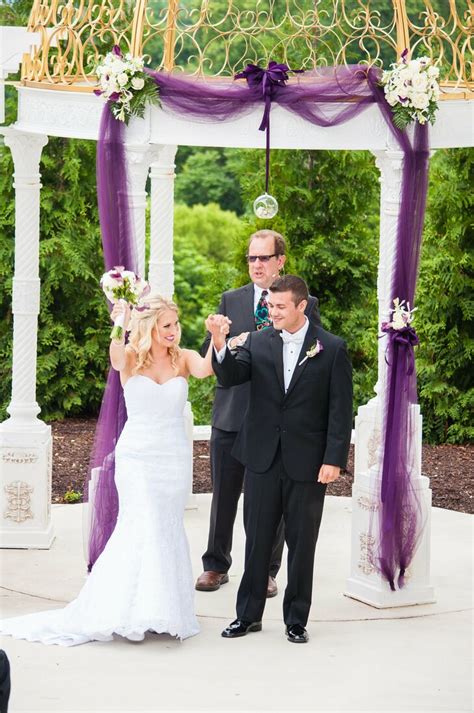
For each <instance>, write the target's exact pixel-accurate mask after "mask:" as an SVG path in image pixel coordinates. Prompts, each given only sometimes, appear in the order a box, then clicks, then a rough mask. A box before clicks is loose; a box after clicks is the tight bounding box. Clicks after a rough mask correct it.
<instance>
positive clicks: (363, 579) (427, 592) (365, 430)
mask: <svg viewBox="0 0 474 713" xmlns="http://www.w3.org/2000/svg"><path fill="white" fill-rule="evenodd" d="M415 420H416V425H417V429H416V431H417V433H416V442H417V445H418V448H417V458H416V464H417V466H416V470H417V472H416V473H414V474H413V483H414V487H415V490H416V492H417V495H418V498H419V502H420V506H421V511H422V522H423V523H424V528H423V533H422V536H421V541H420V544H419V546H418V549H417V551H416V554H415V557H414V558H413V561H412V563H411V564H410V567H409V568H408V570H407V572H406V575H405V586H404V587H403V589H397V590H396V591H395V592H393V591H391V589H390V586H389V584H388V582H387V581H386V580H385V579H384V578H383V577H382V576H381V574H380V573H379V572H377V571H376V569H375V568H374V566H373V565H372V555H373V554H375V552H376V548H377V546H378V541H379V522H378V516H379V497H378V494H379V492H380V481H379V479H378V477H377V475H376V474H375V473H374V471H373V469H374V468H376V467H377V462H378V458H377V451H378V449H379V448H380V446H381V444H380V438H381V429H380V423H379V421H378V419H377V399H372V401H370V402H369V403H368V404H367V405H366V406H362V407H361V408H360V409H359V413H358V415H357V418H356V423H355V432H356V437H355V440H356V444H357V448H356V458H355V466H354V470H355V477H354V485H353V488H352V542H351V569H350V576H349V578H348V580H347V582H346V589H345V592H344V594H345V595H346V596H348V597H352V598H354V599H358V600H359V601H361V602H364V603H365V604H370V605H371V606H373V607H377V608H379V609H384V608H388V607H401V606H411V605H414V604H430V603H432V602H434V601H435V597H434V588H433V587H432V586H431V585H430V532H431V527H430V520H431V490H430V489H429V480H428V478H425V477H424V476H422V475H421V422H422V418H421V416H420V409H419V406H415ZM371 470H372V472H371Z"/></svg>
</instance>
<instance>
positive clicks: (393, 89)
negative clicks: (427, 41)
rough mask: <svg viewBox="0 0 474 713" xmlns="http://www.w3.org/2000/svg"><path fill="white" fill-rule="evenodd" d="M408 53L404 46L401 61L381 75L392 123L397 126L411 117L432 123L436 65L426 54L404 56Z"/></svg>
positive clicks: (403, 127)
mask: <svg viewBox="0 0 474 713" xmlns="http://www.w3.org/2000/svg"><path fill="white" fill-rule="evenodd" d="M407 55H408V50H405V51H404V52H403V54H402V59H401V61H400V62H397V63H393V64H392V65H391V67H392V69H388V70H386V71H385V72H383V74H382V79H381V85H382V86H383V88H384V92H385V98H386V100H387V102H388V103H389V104H390V106H391V107H392V112H393V123H394V124H395V126H396V127H397V128H399V129H405V128H406V127H407V126H408V124H410V123H411V122H412V121H418V122H419V123H420V124H426V122H427V121H429V122H430V123H431V124H433V123H434V119H435V112H436V110H437V108H438V103H437V102H438V99H439V84H438V76H439V69H438V68H437V67H433V66H432V64H431V59H430V58H429V57H420V58H419V59H411V60H407Z"/></svg>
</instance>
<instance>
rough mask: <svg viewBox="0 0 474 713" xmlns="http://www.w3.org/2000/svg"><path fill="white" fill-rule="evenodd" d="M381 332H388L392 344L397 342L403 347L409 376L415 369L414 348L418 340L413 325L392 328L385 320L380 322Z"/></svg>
mask: <svg viewBox="0 0 474 713" xmlns="http://www.w3.org/2000/svg"><path fill="white" fill-rule="evenodd" d="M382 332H386V334H388V338H389V339H390V341H391V342H392V344H398V345H399V346H400V347H402V348H403V349H405V351H406V358H407V363H408V366H407V376H411V375H412V374H413V372H414V370H415V350H414V347H416V346H417V345H418V344H419V343H420V340H419V339H418V335H417V333H416V332H415V329H414V328H413V327H409V326H407V327H404V328H403V329H394V328H393V327H391V326H390V325H389V324H388V323H387V322H384V323H383V324H382Z"/></svg>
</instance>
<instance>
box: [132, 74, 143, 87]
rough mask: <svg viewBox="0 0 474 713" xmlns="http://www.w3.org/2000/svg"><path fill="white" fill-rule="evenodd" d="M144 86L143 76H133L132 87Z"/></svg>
mask: <svg viewBox="0 0 474 713" xmlns="http://www.w3.org/2000/svg"><path fill="white" fill-rule="evenodd" d="M144 86H145V80H144V79H143V77H133V79H132V87H133V88H134V89H137V90H139V89H143V87H144Z"/></svg>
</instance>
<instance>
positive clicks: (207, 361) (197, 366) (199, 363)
mask: <svg viewBox="0 0 474 713" xmlns="http://www.w3.org/2000/svg"><path fill="white" fill-rule="evenodd" d="M211 319H212V320H215V321H216V323H217V324H218V328H219V331H220V333H221V334H222V335H224V337H225V335H227V334H228V333H229V325H230V323H231V322H230V320H229V319H227V317H224V316H223V315H213V316H211V315H210V316H209V317H208V319H207V320H206V327H209V320H211ZM213 348H214V341H213V340H212V339H211V342H210V344H209V349H208V350H207V352H206V356H205V357H202V356H201V355H200V354H199V353H198V352H196V351H194V350H193V349H183V353H184V358H185V364H186V368H187V370H188V372H189V373H190V374H191V376H195V377H196V378H197V379H205V378H206V376H212V374H214V371H213V368H212V350H213Z"/></svg>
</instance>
